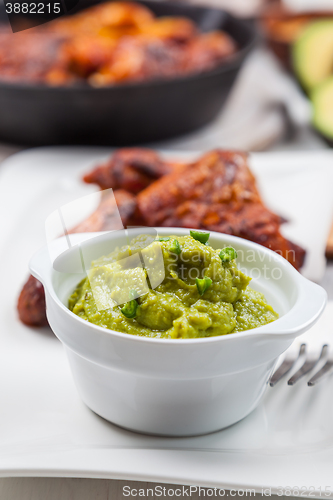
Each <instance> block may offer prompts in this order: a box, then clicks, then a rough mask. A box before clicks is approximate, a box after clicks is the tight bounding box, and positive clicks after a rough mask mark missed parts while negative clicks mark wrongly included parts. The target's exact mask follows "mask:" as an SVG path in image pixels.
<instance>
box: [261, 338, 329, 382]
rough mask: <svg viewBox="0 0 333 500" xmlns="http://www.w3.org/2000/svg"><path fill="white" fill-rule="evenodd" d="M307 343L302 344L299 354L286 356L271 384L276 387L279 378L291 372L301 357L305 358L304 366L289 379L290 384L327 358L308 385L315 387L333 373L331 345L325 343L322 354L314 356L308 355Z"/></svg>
mask: <svg viewBox="0 0 333 500" xmlns="http://www.w3.org/2000/svg"><path fill="white" fill-rule="evenodd" d="M306 348H307V346H306V344H302V345H301V346H300V349H299V352H298V354H296V356H290V355H289V356H286V358H285V360H284V361H283V363H282V365H281V366H280V367H279V368H278V369H277V370H276V371H275V372H274V373H273V375H272V376H271V378H270V382H269V384H270V386H271V387H274V385H276V384H277V383H278V382H279V380H281V379H282V377H284V376H285V375H286V374H287V373H289V372H290V371H291V370H292V369H293V368H294V367H295V365H296V363H297V361H298V360H300V359H301V358H304V362H303V364H302V366H301V367H300V368H299V369H298V370H297V371H296V373H294V374H293V375H292V377H291V378H290V379H289V380H288V385H294V384H296V382H298V381H299V380H300V379H301V378H302V377H304V375H306V374H307V373H309V372H310V371H312V370H313V369H314V368H315V367H316V366H317V365H318V364H319V363H320V361H322V360H324V359H326V358H327V359H326V363H325V364H324V366H323V367H322V368H321V369H320V370H319V371H318V372H316V373H315V374H314V375H313V376H312V378H311V379H310V380H309V381H308V386H310V387H313V386H314V385H316V384H317V383H318V382H320V381H321V380H323V379H324V378H326V377H327V376H329V375H330V374H331V373H333V354H331V355H330V356H328V352H329V346H328V345H327V344H325V345H323V347H322V350H321V353H320V356H319V357H318V356H317V357H314V356H311V355H307V353H306Z"/></svg>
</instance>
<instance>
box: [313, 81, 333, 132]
mask: <svg viewBox="0 0 333 500" xmlns="http://www.w3.org/2000/svg"><path fill="white" fill-rule="evenodd" d="M311 100H312V103H313V111H314V114H313V125H314V126H315V127H316V129H317V130H319V132H321V133H322V134H323V135H324V136H325V137H327V138H328V139H331V140H333V76H331V77H330V78H328V79H326V80H325V81H324V82H323V83H322V84H320V85H318V86H317V87H316V88H315V89H314V91H313V92H312V93H311Z"/></svg>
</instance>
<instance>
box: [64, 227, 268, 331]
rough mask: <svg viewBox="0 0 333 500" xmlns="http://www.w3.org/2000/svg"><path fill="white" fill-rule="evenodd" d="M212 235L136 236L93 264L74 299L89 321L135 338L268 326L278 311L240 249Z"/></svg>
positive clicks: (76, 308) (72, 305) (71, 302)
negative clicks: (217, 242) (257, 285)
mask: <svg viewBox="0 0 333 500" xmlns="http://www.w3.org/2000/svg"><path fill="white" fill-rule="evenodd" d="M208 238H209V233H203V232H199V231H191V235H188V236H170V237H164V238H160V239H157V240H156V239H154V240H152V239H149V237H147V236H140V237H137V238H135V239H134V240H133V241H132V242H131V244H130V245H129V246H124V247H122V248H120V249H117V250H116V251H114V252H112V253H111V254H110V255H107V256H105V257H101V258H100V259H98V260H96V261H94V262H93V263H92V265H91V269H90V271H89V272H88V274H87V278H85V279H84V280H82V281H81V282H80V283H79V284H78V286H77V287H76V289H75V291H74V292H73V293H72V295H71V296H70V298H69V304H68V307H69V309H70V310H71V311H72V312H73V313H74V314H76V315H78V316H79V317H80V318H83V319H85V320H86V321H89V322H91V323H94V324H96V325H99V326H102V327H104V328H108V329H111V330H116V331H118V332H123V333H128V334H131V335H141V336H146V337H158V338H171V339H178V338H199V337H212V336H217V335H226V334H229V333H234V332H240V331H242V330H248V329H251V328H256V327H258V326H261V325H265V324H267V323H270V322H271V321H274V320H275V319H277V317H278V315H277V314H276V313H275V312H274V310H273V309H272V307H271V306H270V305H268V304H267V302H266V300H265V297H264V296H263V294H261V293H259V292H256V291H254V290H252V289H251V288H249V286H248V285H249V282H250V278H249V277H248V276H246V275H245V274H243V273H242V272H241V271H240V270H239V269H238V267H237V264H236V257H237V252H236V251H235V250H234V249H233V248H232V247H228V248H225V249H217V250H216V249H213V248H212V247H211V246H209V242H208Z"/></svg>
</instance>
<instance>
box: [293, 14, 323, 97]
mask: <svg viewBox="0 0 333 500" xmlns="http://www.w3.org/2000/svg"><path fill="white" fill-rule="evenodd" d="M292 64H293V68H294V71H295V73H296V75H297V77H298V79H299V81H300V83H301V85H302V86H303V88H304V89H305V90H306V91H308V92H310V91H311V90H312V89H313V88H315V87H316V86H317V85H318V84H320V83H321V82H323V81H324V80H325V79H326V78H327V77H329V76H330V75H331V74H332V73H333V18H330V19H324V20H319V21H315V22H314V23H311V24H310V25H309V26H307V27H306V28H305V30H304V31H303V32H302V34H301V36H300V37H299V38H298V40H297V41H296V42H295V44H294V45H293V48H292Z"/></svg>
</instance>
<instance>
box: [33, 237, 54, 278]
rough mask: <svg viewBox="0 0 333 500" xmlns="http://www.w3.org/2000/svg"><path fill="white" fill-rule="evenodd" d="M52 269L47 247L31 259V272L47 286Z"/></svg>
mask: <svg viewBox="0 0 333 500" xmlns="http://www.w3.org/2000/svg"><path fill="white" fill-rule="evenodd" d="M50 267H51V264H50V256H49V253H48V248H47V246H44V247H43V248H41V249H40V250H38V252H37V253H35V255H34V256H33V257H32V258H31V259H30V262H29V270H30V272H31V274H32V275H33V276H34V277H35V278H36V279H38V280H39V281H40V282H41V283H42V284H43V285H45V281H46V279H47V275H48V274H49V271H50Z"/></svg>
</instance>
